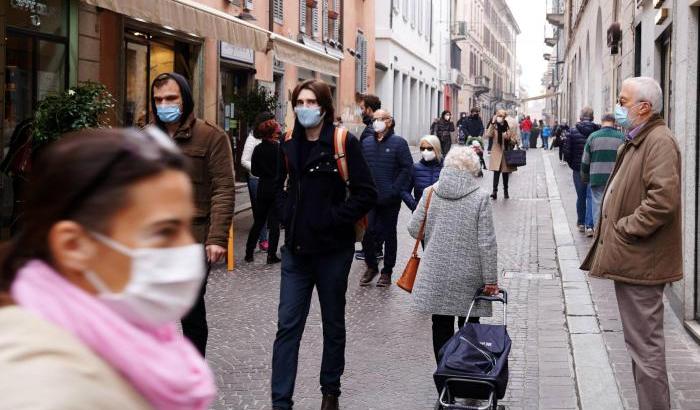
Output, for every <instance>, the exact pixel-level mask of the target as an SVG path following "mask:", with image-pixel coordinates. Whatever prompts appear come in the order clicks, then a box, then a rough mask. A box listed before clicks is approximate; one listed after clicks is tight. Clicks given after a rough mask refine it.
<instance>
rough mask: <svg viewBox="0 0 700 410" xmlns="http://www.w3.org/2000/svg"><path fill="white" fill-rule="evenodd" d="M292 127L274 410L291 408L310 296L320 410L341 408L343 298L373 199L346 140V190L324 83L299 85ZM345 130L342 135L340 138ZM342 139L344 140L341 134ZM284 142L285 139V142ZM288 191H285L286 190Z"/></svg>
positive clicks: (283, 209) (281, 182)
mask: <svg viewBox="0 0 700 410" xmlns="http://www.w3.org/2000/svg"><path fill="white" fill-rule="evenodd" d="M291 101H292V103H293V105H294V113H295V116H296V120H295V122H294V129H293V131H292V134H291V138H290V139H289V140H287V141H283V142H282V143H281V146H280V151H281V158H280V160H279V162H280V163H281V164H286V165H285V166H281V167H280V168H281V169H280V172H279V174H278V175H279V176H278V178H277V183H276V184H275V186H276V190H277V201H278V202H277V203H278V206H279V209H280V215H281V216H282V219H281V220H282V224H283V225H284V226H285V229H286V230H285V238H284V239H285V246H284V247H283V248H282V272H281V273H282V275H281V276H282V277H281V281H280V299H279V308H278V309H277V314H278V318H277V335H276V336H275V344H274V347H273V349H272V380H271V388H272V407H273V408H274V409H291V408H292V406H293V404H294V402H293V400H292V396H293V395H294V385H295V382H296V375H297V367H298V362H299V344H300V343H301V338H302V335H303V334H304V326H305V324H306V317H307V316H308V314H309V307H310V305H311V297H312V295H313V289H314V287H315V288H316V292H317V294H318V299H319V303H320V306H321V322H322V324H323V358H322V360H321V372H320V373H321V376H320V384H321V393H322V395H323V399H322V400H323V401H322V405H321V406H322V408H323V409H327V410H334V409H338V408H339V404H338V396H340V377H341V376H342V374H343V370H344V368H345V339H346V336H345V293H346V292H347V285H348V274H349V272H350V266H351V265H352V257H353V254H354V251H355V237H356V234H355V222H356V221H358V220H359V219H360V218H362V217H363V216H364V215H366V214H367V212H369V210H370V208H372V207H373V205H374V203H375V201H376V198H377V192H376V190H375V188H374V183H373V182H372V176H371V174H370V171H369V168H367V163H366V162H365V160H364V158H363V156H362V149H361V147H360V141H359V140H358V139H356V138H354V137H353V136H352V135H350V134H347V138H346V139H345V153H346V155H345V157H344V158H346V162H347V167H348V176H349V180H348V183H347V184H346V183H345V181H344V180H343V178H341V174H340V172H339V171H338V164H337V163H336V161H334V160H330V159H331V158H333V156H334V155H335V148H334V141H335V138H336V137H335V134H336V131H337V130H338V129H337V128H336V127H335V126H333V118H334V115H333V114H334V112H335V109H334V107H333V96H332V95H331V89H330V87H329V86H328V84H326V83H324V82H323V81H318V80H308V81H304V82H302V83H300V84H299V85H297V87H296V88H295V89H294V91H293V92H292V99H291ZM342 131H343V130H341V132H342ZM340 135H342V134H340ZM285 139H286V138H285ZM285 188H286V189H285Z"/></svg>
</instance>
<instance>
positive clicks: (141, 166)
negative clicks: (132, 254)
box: [0, 129, 186, 292]
mask: <svg viewBox="0 0 700 410" xmlns="http://www.w3.org/2000/svg"><path fill="white" fill-rule="evenodd" d="M185 166H186V163H185V157H184V156H183V155H182V154H180V153H179V152H175V151H169V150H166V149H164V148H162V147H161V146H159V145H158V144H157V143H156V142H154V141H153V140H151V137H149V135H148V134H147V133H146V132H144V131H137V130H133V129H88V130H83V131H79V132H77V133H73V134H70V135H66V136H64V137H63V138H62V139H60V140H59V141H57V142H55V143H53V144H51V145H49V146H47V147H46V148H45V149H44V150H43V151H42V152H41V153H40V154H39V157H38V160H37V162H36V163H35V164H34V167H33V168H32V169H33V173H32V176H31V178H30V183H29V192H28V195H27V202H26V207H25V212H24V215H23V226H22V230H21V231H20V232H19V233H18V234H17V235H16V236H15V237H14V238H13V239H12V240H10V241H9V242H7V243H5V244H3V249H2V252H0V292H2V291H7V290H8V289H9V287H10V285H11V284H12V282H13V280H14V277H15V274H16V271H17V270H18V269H19V268H21V267H22V265H23V264H24V263H26V262H27V261H28V260H30V259H41V260H43V261H45V262H48V263H51V255H50V252H49V249H48V243H47V237H48V234H49V231H50V230H51V228H52V227H53V226H54V225H55V224H56V223H57V222H59V221H63V220H73V221H76V222H78V223H79V224H81V225H83V226H85V227H87V228H89V229H91V230H95V231H100V232H103V233H108V230H109V228H110V222H111V219H112V217H113V216H114V214H115V213H116V212H117V211H119V210H120V209H122V208H123V207H124V206H125V205H126V204H127V200H128V195H127V190H128V189H129V187H130V186H131V185H133V184H134V183H136V182H138V181H140V180H143V179H144V178H147V177H150V176H153V175H157V174H159V173H160V172H163V171H165V170H168V169H174V170H179V171H184V170H185Z"/></svg>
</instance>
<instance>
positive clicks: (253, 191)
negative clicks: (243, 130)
mask: <svg viewBox="0 0 700 410" xmlns="http://www.w3.org/2000/svg"><path fill="white" fill-rule="evenodd" d="M261 142H262V140H261V139H259V138H255V137H254V136H253V132H252V131H251V132H250V133H249V134H248V136H247V137H246V139H245V144H244V145H243V152H242V153H241V165H242V166H243V168H245V170H246V171H247V174H246V182H247V185H248V198H249V199H250V206H251V208H253V209H254V208H255V203H256V199H257V194H258V181H259V179H258V177H256V176H255V175H253V173H252V169H253V163H252V159H253V150H255V147H257V146H258V144H260V143H261ZM269 245H270V244H269V242H268V241H267V224H265V225H264V226H263V227H262V229H261V230H260V236H259V238H258V247H259V248H260V250H261V251H265V252H267V249H268V247H269Z"/></svg>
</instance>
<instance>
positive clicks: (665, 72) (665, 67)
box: [656, 28, 673, 129]
mask: <svg viewBox="0 0 700 410" xmlns="http://www.w3.org/2000/svg"><path fill="white" fill-rule="evenodd" d="M656 47H657V49H658V51H659V55H660V57H661V58H660V60H659V61H660V64H661V66H660V67H659V68H660V69H661V70H660V78H659V84H660V85H661V91H662V92H663V111H662V112H661V114H662V115H663V117H664V120H666V124H668V126H669V127H670V128H671V129H673V78H672V77H673V50H672V48H671V29H670V28H669V29H668V30H666V32H665V33H664V34H663V35H662V36H661V37H660V38H659V40H658V41H657V43H656Z"/></svg>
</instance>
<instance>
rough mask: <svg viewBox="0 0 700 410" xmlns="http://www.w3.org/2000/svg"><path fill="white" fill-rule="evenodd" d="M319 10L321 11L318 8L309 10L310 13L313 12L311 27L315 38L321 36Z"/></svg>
mask: <svg viewBox="0 0 700 410" xmlns="http://www.w3.org/2000/svg"><path fill="white" fill-rule="evenodd" d="M318 9H319V7H316V8H314V9H311V10H309V11H311V27H312V29H313V33H312V35H313V36H314V37H319V34H320V33H319V27H318V23H319V21H318V11H319V10H318Z"/></svg>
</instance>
